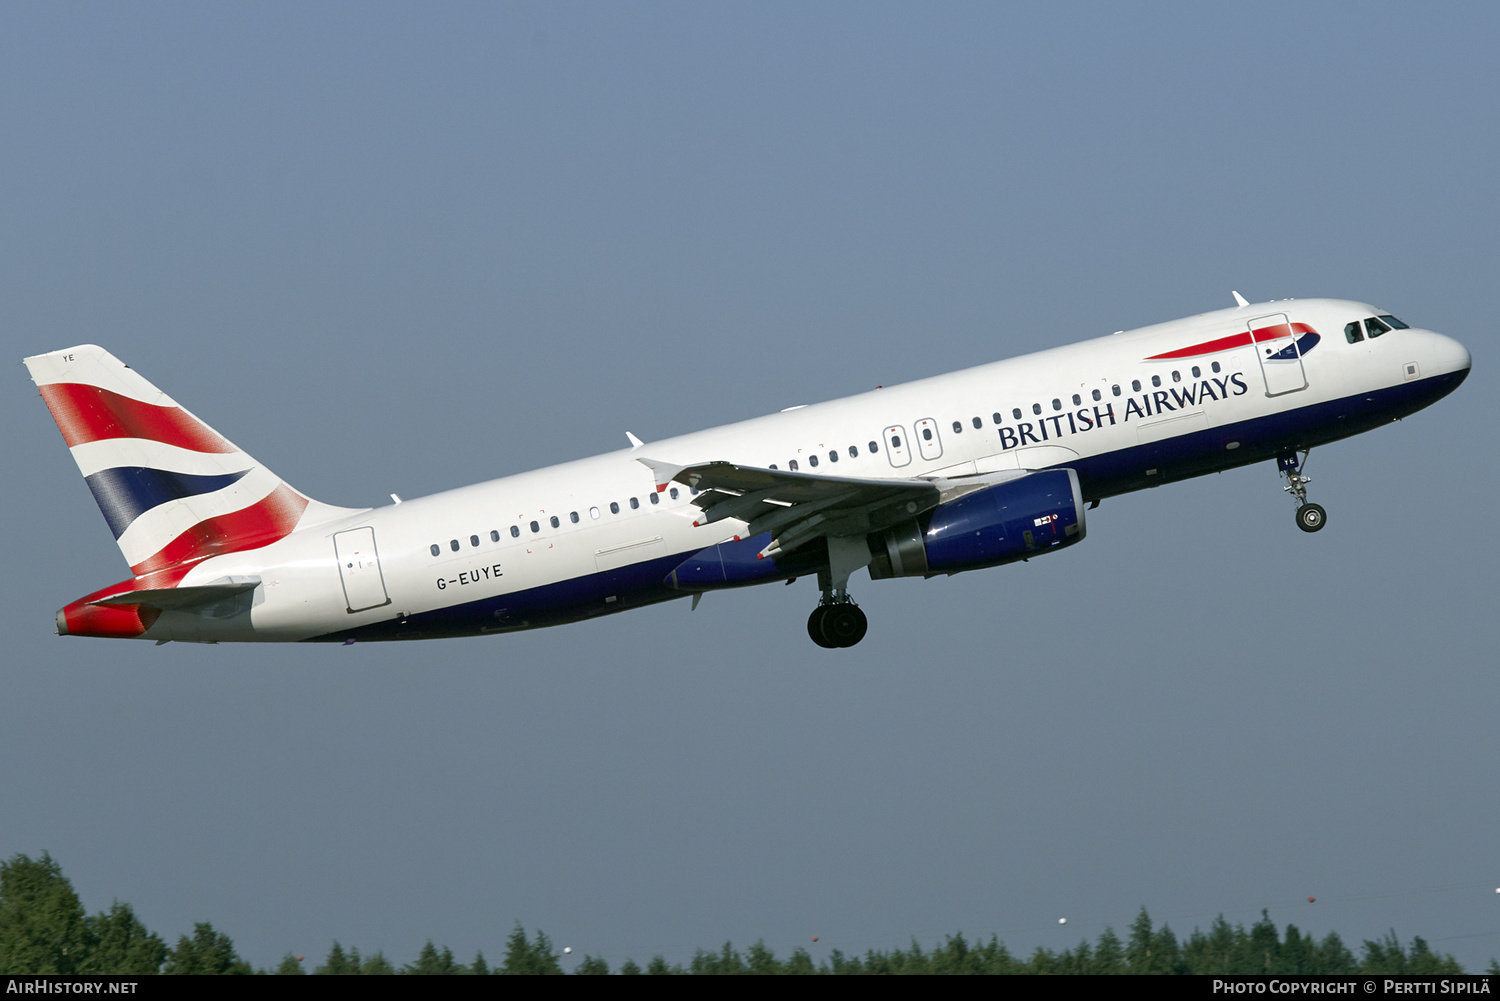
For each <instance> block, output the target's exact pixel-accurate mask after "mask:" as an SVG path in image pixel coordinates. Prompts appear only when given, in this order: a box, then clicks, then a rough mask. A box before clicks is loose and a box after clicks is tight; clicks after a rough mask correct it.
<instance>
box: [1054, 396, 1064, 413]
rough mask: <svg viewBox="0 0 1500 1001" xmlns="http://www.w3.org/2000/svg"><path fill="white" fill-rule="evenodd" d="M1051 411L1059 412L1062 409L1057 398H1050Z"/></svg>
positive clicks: (1060, 401) (1060, 402)
mask: <svg viewBox="0 0 1500 1001" xmlns="http://www.w3.org/2000/svg"><path fill="white" fill-rule="evenodd" d="M1052 409H1053V410H1061V409H1062V400H1059V399H1058V398H1057V397H1055V396H1054V397H1053V398H1052Z"/></svg>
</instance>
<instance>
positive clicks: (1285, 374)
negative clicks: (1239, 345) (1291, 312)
mask: <svg viewBox="0 0 1500 1001" xmlns="http://www.w3.org/2000/svg"><path fill="white" fill-rule="evenodd" d="M1248 329H1249V330H1250V340H1251V341H1252V346H1253V347H1254V348H1255V357H1256V358H1257V359H1258V360H1259V362H1260V373H1261V376H1262V377H1264V379H1265V380H1266V395H1267V396H1280V395H1282V394H1283V393H1295V392H1297V391H1298V390H1299V389H1306V388H1307V372H1306V370H1305V369H1303V367H1302V349H1301V345H1299V344H1298V343H1297V336H1296V334H1294V333H1293V332H1292V325H1291V323H1289V322H1288V321H1287V318H1286V314H1285V313H1272V314H1271V315H1270V316H1258V317H1256V318H1255V319H1253V320H1251V321H1250V323H1249V324H1248Z"/></svg>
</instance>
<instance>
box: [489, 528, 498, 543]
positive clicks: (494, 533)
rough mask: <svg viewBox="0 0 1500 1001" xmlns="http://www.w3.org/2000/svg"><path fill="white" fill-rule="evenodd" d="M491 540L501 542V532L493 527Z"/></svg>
mask: <svg viewBox="0 0 1500 1001" xmlns="http://www.w3.org/2000/svg"><path fill="white" fill-rule="evenodd" d="M490 541H491V542H499V541H500V533H499V532H498V531H496V530H495V529H493V528H492V529H490Z"/></svg>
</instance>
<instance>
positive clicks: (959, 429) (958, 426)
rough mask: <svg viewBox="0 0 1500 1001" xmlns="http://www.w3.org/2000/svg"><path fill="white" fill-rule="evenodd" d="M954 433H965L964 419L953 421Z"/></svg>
mask: <svg viewBox="0 0 1500 1001" xmlns="http://www.w3.org/2000/svg"><path fill="white" fill-rule="evenodd" d="M975 420H978V418H977V417H976V418H975ZM953 433H954V434H963V433H964V422H963V421H954V422H953Z"/></svg>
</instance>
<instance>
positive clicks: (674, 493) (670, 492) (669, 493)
mask: <svg viewBox="0 0 1500 1001" xmlns="http://www.w3.org/2000/svg"><path fill="white" fill-rule="evenodd" d="M667 496H668V497H670V498H672V499H673V500H676V499H677V488H676V487H673V488H672V489H670V490H668V491H667Z"/></svg>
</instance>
